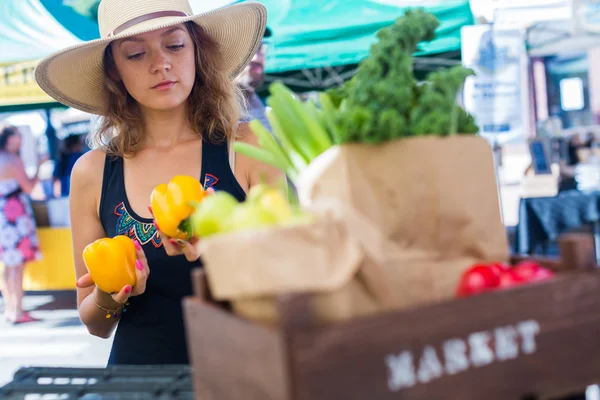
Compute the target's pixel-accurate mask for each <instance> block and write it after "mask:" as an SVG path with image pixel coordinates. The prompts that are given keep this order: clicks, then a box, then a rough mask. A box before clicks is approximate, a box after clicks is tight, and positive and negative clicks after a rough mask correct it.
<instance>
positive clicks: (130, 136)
mask: <svg viewBox="0 0 600 400" xmlns="http://www.w3.org/2000/svg"><path fill="white" fill-rule="evenodd" d="M98 15H99V25H100V31H101V34H102V37H103V38H102V39H100V40H98V41H92V42H89V43H87V44H84V45H80V46H75V47H73V48H70V49H67V50H64V51H62V52H59V53H58V54H55V55H53V56H50V57H48V58H46V59H45V60H42V62H41V63H40V65H39V66H38V68H37V69H36V79H37V82H38V84H40V86H41V87H42V88H43V89H44V90H45V91H46V92H47V93H48V94H50V95H51V96H53V97H54V98H56V99H57V100H59V101H61V102H63V103H65V104H67V105H70V106H72V107H75V108H79V109H81V110H84V111H88V112H93V113H97V114H102V115H104V117H105V118H104V122H103V124H102V126H101V128H100V130H99V131H98V132H97V133H96V134H95V135H94V137H93V139H94V143H95V144H96V148H95V149H93V150H92V151H89V152H87V153H86V154H84V155H83V156H82V157H81V158H80V159H79V160H78V161H77V163H76V165H75V167H74V168H73V172H72V176H71V196H70V212H71V224H72V227H71V228H72V234H73V247H74V255H75V268H76V273H77V277H78V281H77V287H78V288H77V296H78V305H79V314H80V317H81V320H82V321H83V323H84V324H85V325H86V326H87V328H88V330H89V332H90V333H91V334H93V335H96V336H99V337H103V338H108V337H109V336H111V334H112V332H113V330H114V329H115V326H116V325H117V323H118V328H117V331H116V333H115V337H114V342H113V347H112V350H111V354H110V358H109V364H185V363H188V357H187V350H186V343H185V333H184V325H183V316H182V309H181V300H182V298H183V297H184V296H188V295H190V294H191V293H192V288H191V282H190V272H191V270H192V268H195V267H196V266H198V265H199V254H198V251H197V249H196V247H195V246H194V244H192V243H188V242H179V243H178V242H176V241H174V240H173V239H171V238H168V237H165V235H163V234H162V233H161V232H160V231H159V230H158V229H157V228H160V227H156V226H155V225H154V224H153V220H152V215H151V210H150V209H149V207H148V204H149V198H150V193H151V191H152V189H153V188H154V187H155V186H157V185H158V184H160V183H165V182H167V181H169V180H170V179H171V178H172V177H173V176H175V175H190V176H197V177H198V178H199V179H200V181H201V182H202V183H203V184H204V185H205V187H206V188H209V187H210V188H213V189H215V190H223V191H227V192H229V193H231V194H232V195H233V196H235V197H236V198H237V199H238V200H243V199H244V198H245V195H246V192H247V191H248V190H249V188H250V187H251V186H252V185H254V184H256V183H259V181H260V179H261V177H262V176H263V174H264V175H266V176H267V177H269V179H270V180H271V181H275V180H279V179H280V178H281V177H282V174H281V173H280V172H279V171H276V170H273V169H272V168H269V167H267V166H265V165H261V164H259V163H257V162H255V161H253V160H251V159H249V158H246V157H243V156H242V155H235V154H233V153H232V152H230V148H231V143H233V141H234V140H241V141H247V142H250V143H256V139H255V137H254V136H253V135H252V134H251V132H250V131H249V128H248V127H247V125H246V124H239V123H238V121H239V119H240V115H241V111H240V97H239V96H238V95H237V94H236V91H235V88H234V85H233V83H232V79H233V78H234V77H235V76H236V75H237V74H238V73H239V71H241V70H242V69H243V68H244V66H245V65H246V64H247V63H248V61H249V60H250V59H251V58H252V56H253V54H254V53H255V52H256V49H257V48H258V46H259V44H260V41H261V38H262V33H263V32H264V30H265V24H266V10H265V8H264V7H263V6H262V5H260V4H254V3H240V4H236V5H232V6H228V7H224V8H221V9H219V10H216V11H212V12H209V13H205V14H201V15H196V16H193V15H192V11H191V8H190V6H189V4H188V2H187V1H185V0H170V1H150V0H127V1H123V0H103V1H102V2H101V3H100V6H99V11H98ZM234 161H235V163H234ZM115 235H128V236H129V237H131V238H133V239H134V243H135V245H136V248H137V256H138V261H137V270H136V273H137V283H136V285H135V286H134V287H130V286H125V287H123V289H122V290H121V291H120V292H119V293H104V292H102V291H101V290H99V289H98V288H97V287H96V286H95V285H94V283H93V282H92V280H91V278H90V276H89V275H88V274H86V272H87V271H86V267H85V265H84V262H83V260H82V255H81V254H82V251H83V249H84V247H85V246H87V245H88V244H90V243H92V242H94V241H95V240H97V239H100V238H103V237H106V236H109V237H113V236H115ZM170 256H172V257H170ZM126 302H128V303H129V306H128V307H127V312H126V313H124V314H123V313H122V312H121V311H122V310H123V305H124V304H125V303H126ZM107 315H113V316H116V318H107V317H106V316H107Z"/></svg>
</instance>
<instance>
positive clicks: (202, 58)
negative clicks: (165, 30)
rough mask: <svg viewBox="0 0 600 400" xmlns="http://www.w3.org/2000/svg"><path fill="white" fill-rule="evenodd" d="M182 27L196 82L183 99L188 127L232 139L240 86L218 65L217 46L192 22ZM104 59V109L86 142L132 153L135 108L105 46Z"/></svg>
mask: <svg viewBox="0 0 600 400" xmlns="http://www.w3.org/2000/svg"><path fill="white" fill-rule="evenodd" d="M185 26H186V28H187V30H188V32H189V34H190V36H191V38H192V40H193V42H194V51H195V54H196V81H195V82H194V86H193V88H192V91H191V93H190V96H189V97H188V102H189V107H188V116H187V117H188V121H189V123H190V126H191V127H193V128H194V129H196V130H197V131H196V133H197V134H198V136H204V135H206V139H207V140H209V141H211V142H213V143H219V142H221V143H222V142H223V141H225V140H227V141H230V140H234V138H235V131H236V127H237V122H238V121H239V120H240V118H241V116H242V113H243V110H244V100H243V96H242V95H241V92H240V89H239V88H238V87H237V85H235V84H234V83H233V80H232V79H231V78H230V77H229V75H228V72H227V71H226V69H225V68H224V67H223V56H222V54H221V50H220V48H219V44H218V43H217V42H216V41H215V40H213V39H212V38H211V37H210V36H208V35H207V34H206V33H205V32H204V29H202V27H200V26H198V25H196V24H195V23H193V22H186V23H185ZM103 61H104V76H105V81H104V88H105V90H106V91H107V93H108V101H107V109H106V112H105V116H104V118H103V120H102V123H101V125H100V127H99V129H98V130H97V131H96V132H93V133H92V134H91V135H90V142H91V145H92V146H93V147H100V148H102V149H103V150H104V151H106V153H107V154H109V155H113V156H120V157H126V156H133V155H135V154H136V152H137V151H138V150H139V148H140V144H141V138H142V135H143V132H142V120H141V114H140V111H139V106H138V103H137V102H136V101H135V100H134V98H133V97H132V96H131V95H130V94H129V93H128V92H127V89H126V88H125V85H124V84H123V82H121V81H120V80H118V79H115V77H116V74H115V71H116V65H115V62H114V59H113V56H112V51H111V47H110V45H109V46H108V47H107V48H106V50H105V52H104V60H103Z"/></svg>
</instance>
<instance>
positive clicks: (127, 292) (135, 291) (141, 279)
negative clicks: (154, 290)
mask: <svg viewBox="0 0 600 400" xmlns="http://www.w3.org/2000/svg"><path fill="white" fill-rule="evenodd" d="M133 244H134V245H135V251H136V255H137V260H136V262H135V277H136V283H135V286H133V287H132V286H130V285H126V286H124V287H123V288H122V289H121V291H119V292H118V293H110V294H109V293H105V292H103V291H101V290H100V289H98V288H97V287H96V288H95V289H94V291H95V292H96V293H92V296H94V295H96V294H97V295H98V296H99V297H100V296H102V297H104V298H107V297H110V298H112V301H114V302H115V303H118V304H119V305H123V304H125V303H127V300H128V299H129V298H130V297H133V296H139V295H140V294H143V293H144V292H145V291H146V281H147V280H148V276H149V275H150V268H148V260H147V259H146V255H145V254H144V250H142V246H141V245H140V243H139V242H138V241H137V240H135V239H134V240H133ZM92 286H96V284H95V283H94V281H93V280H92V276H91V275H90V274H89V273H87V274H85V275H83V276H82V277H81V278H79V279H78V280H77V287H78V288H80V289H84V288H90V287H92ZM98 302H100V298H98ZM101 305H102V304H101ZM106 308H109V307H106Z"/></svg>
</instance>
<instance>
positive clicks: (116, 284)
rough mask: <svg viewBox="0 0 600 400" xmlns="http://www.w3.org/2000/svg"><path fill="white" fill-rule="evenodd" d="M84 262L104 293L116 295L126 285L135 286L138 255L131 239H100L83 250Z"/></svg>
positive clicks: (125, 237) (120, 237)
mask: <svg viewBox="0 0 600 400" xmlns="http://www.w3.org/2000/svg"><path fill="white" fill-rule="evenodd" d="M83 260H84V262H85V266H86V267H87V269H88V271H89V272H90V275H91V276H92V280H93V281H94V283H95V284H96V286H98V288H99V289H100V290H102V291H103V292H106V293H116V292H120V291H121V289H123V287H124V286H125V285H131V286H135V283H136V275H135V261H136V260H137V254H136V252H135V245H134V244H133V241H132V240H131V239H130V238H129V237H127V236H122V235H119V236H115V237H114V238H112V239H110V238H103V239H98V240H96V241H95V242H94V243H91V244H89V245H87V246H86V247H85V249H83Z"/></svg>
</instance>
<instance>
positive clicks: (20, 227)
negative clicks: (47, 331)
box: [0, 126, 39, 324]
mask: <svg viewBox="0 0 600 400" xmlns="http://www.w3.org/2000/svg"><path fill="white" fill-rule="evenodd" d="M20 150H21V134H20V133H19V130H18V129H17V128H15V127H14V126H5V127H4V128H2V129H0V263H3V264H4V273H3V278H4V282H3V285H2V298H3V299H4V319H5V320H6V321H7V322H9V323H12V324H19V323H24V322H32V321H36V319H34V318H33V317H31V316H30V315H29V313H27V312H25V311H23V272H24V270H25V265H26V264H27V263H28V262H30V261H34V260H36V259H37V258H38V255H39V248H38V246H39V245H38V237H37V233H36V229H37V228H36V225H35V220H34V219H33V211H32V209H31V204H30V203H29V198H28V197H27V194H29V193H31V191H32V190H33V187H34V186H35V183H36V182H37V173H36V175H35V178H34V179H29V177H28V176H27V174H26V173H25V167H24V166H23V162H22V161H21V158H20V157H19V152H20ZM38 172H39V167H38Z"/></svg>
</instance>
